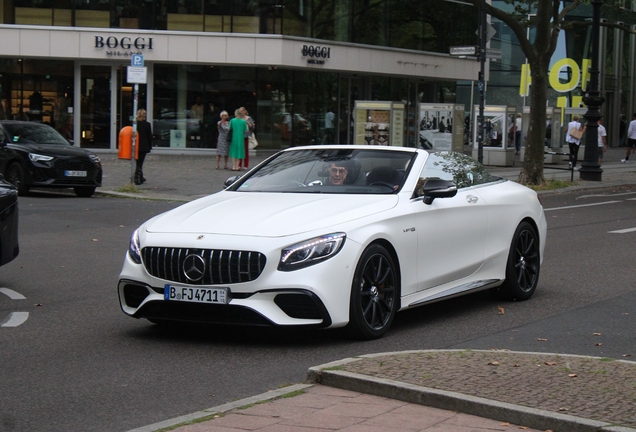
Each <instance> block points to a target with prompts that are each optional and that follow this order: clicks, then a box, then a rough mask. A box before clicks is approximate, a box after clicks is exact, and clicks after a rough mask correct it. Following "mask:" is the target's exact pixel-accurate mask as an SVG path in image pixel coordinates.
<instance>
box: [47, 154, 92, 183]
mask: <svg viewBox="0 0 636 432" xmlns="http://www.w3.org/2000/svg"><path fill="white" fill-rule="evenodd" d="M53 169H54V170H55V177H56V178H55V184H56V185H64V184H68V185H83V184H86V185H91V186H96V185H99V184H101V182H102V179H101V170H100V169H99V166H98V165H96V164H95V163H93V162H92V161H91V160H89V159H79V158H76V159H75V158H74V159H64V158H56V159H55V162H54V165H53ZM65 171H86V177H67V176H65V175H64V172H65ZM49 175H50V174H49ZM43 176H44V177H46V174H43Z"/></svg>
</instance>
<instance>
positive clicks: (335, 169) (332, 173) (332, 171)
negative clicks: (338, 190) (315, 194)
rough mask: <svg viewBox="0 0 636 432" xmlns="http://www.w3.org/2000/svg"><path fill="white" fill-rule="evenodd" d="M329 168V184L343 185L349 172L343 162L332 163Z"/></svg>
mask: <svg viewBox="0 0 636 432" xmlns="http://www.w3.org/2000/svg"><path fill="white" fill-rule="evenodd" d="M327 170H328V171H329V180H328V184H330V185H332V186H342V185H343V184H344V181H345V179H346V178H347V174H348V173H349V171H348V170H347V168H345V167H344V166H343V164H342V162H334V163H332V164H331V165H330V166H329V168H328V169H327Z"/></svg>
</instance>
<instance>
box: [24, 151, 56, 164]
mask: <svg viewBox="0 0 636 432" xmlns="http://www.w3.org/2000/svg"><path fill="white" fill-rule="evenodd" d="M29 159H31V162H48V161H50V160H53V156H44V155H41V154H37V153H29Z"/></svg>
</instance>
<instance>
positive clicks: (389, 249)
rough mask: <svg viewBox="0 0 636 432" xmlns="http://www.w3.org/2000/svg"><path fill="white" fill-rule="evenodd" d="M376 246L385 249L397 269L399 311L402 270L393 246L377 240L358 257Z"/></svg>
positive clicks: (387, 241) (398, 306) (399, 305)
mask: <svg viewBox="0 0 636 432" xmlns="http://www.w3.org/2000/svg"><path fill="white" fill-rule="evenodd" d="M376 244H377V245H380V246H382V247H384V248H385V249H386V251H387V252H388V253H389V254H390V255H391V258H392V259H393V261H394V262H395V266H396V267H397V282H398V284H397V285H398V293H397V294H398V295H397V310H398V311H399V310H400V309H401V307H402V268H401V266H400V258H399V256H398V253H397V250H395V248H394V247H393V244H392V243H391V242H390V241H389V240H387V239H385V238H377V239H375V240H373V241H372V242H370V243H369V244H368V245H366V246H365V247H364V248H363V249H362V251H361V253H360V256H362V253H364V251H365V250H367V249H368V248H369V247H371V246H373V245H376ZM358 259H360V257H358Z"/></svg>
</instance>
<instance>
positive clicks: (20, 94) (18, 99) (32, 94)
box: [11, 82, 57, 125]
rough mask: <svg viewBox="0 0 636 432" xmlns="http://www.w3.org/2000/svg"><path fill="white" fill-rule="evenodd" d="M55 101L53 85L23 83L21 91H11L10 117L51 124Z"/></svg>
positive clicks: (55, 94)
mask: <svg viewBox="0 0 636 432" xmlns="http://www.w3.org/2000/svg"><path fill="white" fill-rule="evenodd" d="M56 99H57V90H56V88H55V83H49V82H45V83H37V85H34V84H33V83H31V85H29V83H27V82H25V86H24V89H23V90H11V115H12V116H13V118H14V119H16V120H28V121H38V122H42V123H48V124H51V125H52V124H53V107H54V104H55V100H56Z"/></svg>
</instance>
